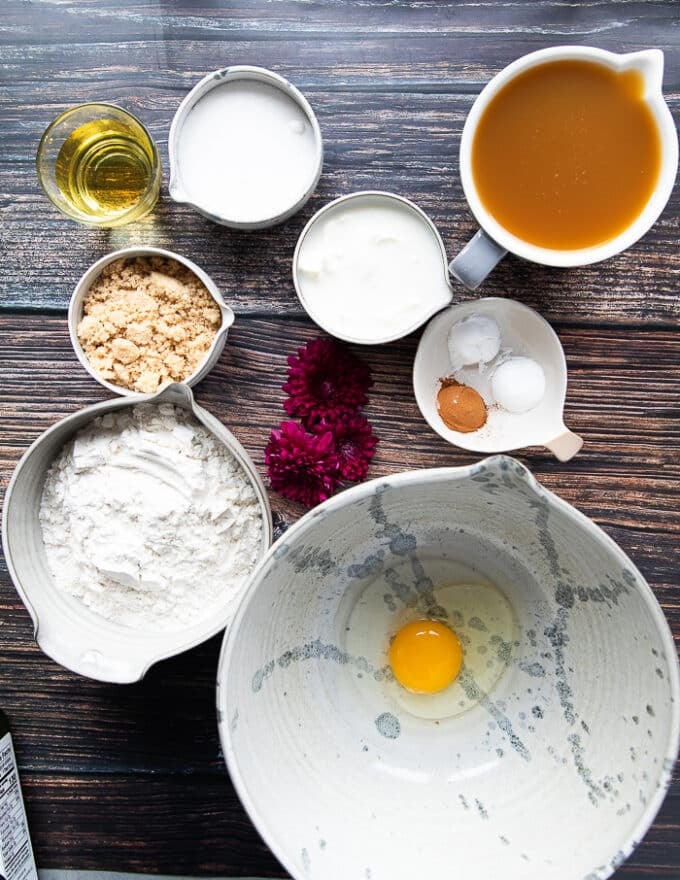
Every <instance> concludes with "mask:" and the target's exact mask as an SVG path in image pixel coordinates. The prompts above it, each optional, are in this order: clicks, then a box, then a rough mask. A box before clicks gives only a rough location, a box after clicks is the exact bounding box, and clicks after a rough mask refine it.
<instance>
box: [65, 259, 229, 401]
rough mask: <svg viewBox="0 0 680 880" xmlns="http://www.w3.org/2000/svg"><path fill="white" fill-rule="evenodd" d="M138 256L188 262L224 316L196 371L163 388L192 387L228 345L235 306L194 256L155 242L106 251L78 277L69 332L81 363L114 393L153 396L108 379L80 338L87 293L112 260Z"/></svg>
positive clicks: (139, 398)
mask: <svg viewBox="0 0 680 880" xmlns="http://www.w3.org/2000/svg"><path fill="white" fill-rule="evenodd" d="M135 257H164V258H165V259H168V260H174V261H175V262H177V263H180V264H181V265H183V266H185V267H186V268H187V269H188V270H189V271H190V272H192V273H193V274H194V275H195V276H196V277H197V278H198V280H199V281H200V282H201V283H202V284H203V286H204V287H205V288H206V290H207V291H208V293H209V294H210V296H211V297H212V299H213V300H214V302H215V304H216V305H217V307H218V309H219V310H220V314H221V316H222V320H221V322H220V326H219V327H218V329H217V330H216V331H215V336H214V338H213V341H212V342H211V344H210V348H209V349H208V350H207V351H206V353H205V354H204V355H203V357H202V358H201V360H200V362H199V363H198V365H197V367H196V369H195V370H194V371H193V373H191V374H190V375H189V376H187V377H186V379H184V380H183V381H182V382H171V383H168V384H167V385H164V386H163V388H167V387H169V385H188V386H189V387H190V388H191V387H193V386H194V385H196V384H197V383H198V382H200V381H201V380H202V379H204V378H205V377H206V376H207V374H208V373H209V372H210V370H211V369H212V368H213V367H214V366H215V363H216V362H217V359H218V358H219V356H220V354H221V353H222V349H223V348H224V344H225V342H226V339H227V333H228V331H229V328H230V327H231V325H232V324H233V323H234V320H235V315H234V312H233V310H232V309H231V307H230V306H228V305H227V303H226V302H225V301H224V297H223V296H222V294H221V292H220V289H219V288H218V287H217V285H216V284H215V282H214V281H213V279H212V278H211V277H210V275H208V273H207V272H205V271H204V270H203V269H201V267H200V266H197V265H196V263H194V262H193V261H192V260H190V259H188V257H183V256H182V255H181V254H177V253H175V252H174V251H169V250H167V249H165V248H159V247H151V246H148V247H147V246H142V245H140V246H131V247H125V248H120V249H119V250H116V251H111V252H110V253H108V254H104V256H103V257H100V258H99V259H98V260H95V262H94V263H92V265H91V266H89V268H87V269H86V270H85V271H84V272H83V274H82V275H81V276H80V278H79V279H78V282H77V284H76V286H75V287H74V289H73V293H72V294H71V299H70V300H69V304H68V315H67V320H68V332H69V336H70V338H71V345H72V347H73V351H74V353H75V356H76V357H77V358H78V360H79V361H80V364H81V366H83V367H84V368H85V370H86V371H87V372H88V373H89V375H90V376H92V378H93V379H94V380H95V381H96V382H99V384H100V385H102V386H103V387H104V388H107V389H108V390H109V391H112V392H113V393H114V394H118V395H120V396H121V397H131V398H136V399H138V400H142V399H144V398H147V397H149V395H148V394H145V393H143V392H141V391H133V390H132V389H130V388H124V387H123V386H122V385H116V384H115V383H114V382H109V380H108V379H104V377H103V376H100V375H99V373H97V371H96V370H95V369H94V367H93V366H92V364H91V363H90V361H89V359H88V357H87V355H86V354H85V351H84V349H83V347H82V345H81V344H80V340H79V339H78V324H79V323H80V321H81V320H82V317H83V316H82V304H83V300H84V298H85V297H86V296H87V293H88V291H89V290H90V288H91V287H92V285H93V284H94V283H95V281H96V280H97V279H98V278H99V276H100V275H101V273H102V271H103V270H104V269H105V268H106V267H107V266H108V265H109V264H110V263H114V262H115V261H116V260H129V259H134V258H135ZM163 388H160V389H158V391H154V392H152V396H153V395H155V394H158V393H160V391H162V390H163Z"/></svg>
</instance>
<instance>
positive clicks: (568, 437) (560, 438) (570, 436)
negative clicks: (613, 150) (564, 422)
mask: <svg viewBox="0 0 680 880" xmlns="http://www.w3.org/2000/svg"><path fill="white" fill-rule="evenodd" d="M563 428H564V426H563ZM544 446H545V447H546V449H549V450H550V451H551V452H552V454H553V455H554V456H555V458H558V459H559V460H560V461H569V459H570V458H573V457H574V456H575V455H576V453H577V452H578V451H579V450H580V448H581V447H582V446H583V437H579V435H578V434H574V432H573V431H570V430H569V429H568V428H564V430H563V431H562V432H561V433H560V434H558V435H557V436H556V437H553V439H552V440H548V442H547V443H545V444H544Z"/></svg>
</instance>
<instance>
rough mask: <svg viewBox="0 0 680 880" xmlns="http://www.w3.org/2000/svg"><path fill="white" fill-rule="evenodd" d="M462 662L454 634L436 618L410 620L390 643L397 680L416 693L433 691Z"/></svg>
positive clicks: (441, 686) (449, 678)
mask: <svg viewBox="0 0 680 880" xmlns="http://www.w3.org/2000/svg"><path fill="white" fill-rule="evenodd" d="M462 665H463V649H462V647H461V644H460V641H459V640H458V636H457V635H456V634H455V633H454V632H453V630H451V629H449V627H448V626H446V624H444V623H440V622H439V621H438V620H414V621H412V622H411V623H407V624H406V626H403V627H402V628H401V629H400V630H399V632H398V633H397V634H396V635H395V636H394V638H393V639H392V642H391V644H390V666H391V667H392V672H393V673H394V677H395V678H396V679H397V681H398V682H399V684H401V685H403V687H405V688H407V689H408V690H410V691H413V692H414V693H417V694H436V693H437V691H443V690H444V688H446V687H448V686H449V685H450V684H451V682H452V681H453V680H454V679H455V678H456V676H457V675H458V673H459V672H460V668H461V666H462Z"/></svg>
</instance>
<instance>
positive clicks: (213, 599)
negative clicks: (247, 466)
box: [40, 404, 262, 630]
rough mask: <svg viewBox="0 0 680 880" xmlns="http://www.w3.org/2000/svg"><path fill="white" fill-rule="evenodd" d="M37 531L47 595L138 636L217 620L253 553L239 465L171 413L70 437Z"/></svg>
mask: <svg viewBox="0 0 680 880" xmlns="http://www.w3.org/2000/svg"><path fill="white" fill-rule="evenodd" d="M40 523H41V526H42V533H43V541H44V544H45V551H46V554H47V562H48V565H49V568H50V570H51V572H52V575H53V576H54V581H55V584H56V586H57V588H58V589H60V590H63V591H64V592H67V593H70V594H71V595H73V596H75V597H76V598H77V599H79V600H80V601H81V602H83V603H84V604H85V605H87V606H88V607H89V608H90V609H92V610H93V611H95V612H97V613H98V614H100V615H102V616H103V617H105V618H107V619H108V620H111V621H114V622H116V623H121V624H124V625H125V626H130V627H135V628H140V629H147V630H179V629H185V628H186V627H187V626H190V625H191V624H193V623H196V622H198V621H199V620H204V619H205V618H206V617H209V616H211V615H216V614H219V613H221V612H222V611H223V609H224V608H225V607H226V606H228V604H229V603H230V602H231V601H232V600H233V599H234V597H235V596H236V595H237V594H238V593H239V591H240V588H241V586H242V584H243V582H244V580H245V578H246V576H247V575H248V574H249V573H250V571H251V570H252V568H253V567H254V565H255V563H256V561H257V560H258V558H259V556H260V551H261V546H262V514H261V509H260V506H259V502H258V500H257V497H256V495H255V492H254V490H253V487H252V484H251V482H250V479H249V478H248V476H247V474H246V473H245V471H244V470H243V468H242V466H241V465H240V464H239V462H238V461H237V460H236V459H235V457H234V456H233V455H232V454H231V453H230V452H229V450H227V449H226V448H225V446H224V445H223V444H222V443H220V441H219V440H217V438H216V437H214V436H213V435H212V434H211V433H210V432H209V431H208V430H207V428H205V427H203V425H201V424H200V423H199V422H198V421H197V420H195V419H194V418H193V416H191V414H190V413H188V412H186V411H185V410H183V409H181V408H179V407H175V406H173V405H172V404H160V405H156V404H141V405H139V406H135V407H130V408H126V409H123V410H120V411H118V412H114V413H109V414H107V415H104V416H102V417H100V418H97V419H95V420H94V421H93V422H91V423H90V424H89V425H87V426H86V427H85V428H83V429H82V430H81V431H79V432H78V433H77V434H76V436H75V437H74V439H73V440H71V441H70V442H69V443H67V444H66V446H65V447H64V448H63V450H62V451H61V453H60V454H59V456H58V457H57V459H56V460H55V461H54V462H53V464H52V466H51V467H50V469H49V471H48V473H47V477H46V480H45V486H44V489H43V495H42V501H41V505H40Z"/></svg>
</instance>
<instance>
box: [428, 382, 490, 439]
mask: <svg viewBox="0 0 680 880" xmlns="http://www.w3.org/2000/svg"><path fill="white" fill-rule="evenodd" d="M440 382H441V388H440V389H439V393H438V394H437V409H438V410H439V415H440V416H441V418H442V421H443V422H444V424H445V425H446V427H447V428H450V429H451V430H452V431H459V432H460V433H461V434H469V433H470V432H471V431H478V430H479V429H480V428H481V427H482V425H484V424H485V423H486V404H485V403H484V400H483V398H482V396H481V394H479V393H478V392H477V391H475V389H474V388H470V386H469V385H461V384H460V382H456V380H455V379H440Z"/></svg>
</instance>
